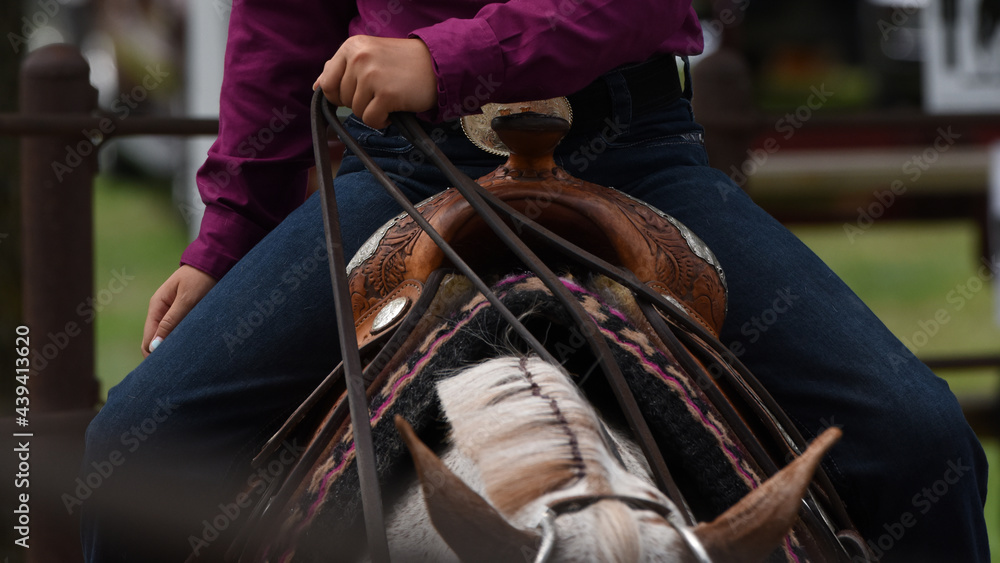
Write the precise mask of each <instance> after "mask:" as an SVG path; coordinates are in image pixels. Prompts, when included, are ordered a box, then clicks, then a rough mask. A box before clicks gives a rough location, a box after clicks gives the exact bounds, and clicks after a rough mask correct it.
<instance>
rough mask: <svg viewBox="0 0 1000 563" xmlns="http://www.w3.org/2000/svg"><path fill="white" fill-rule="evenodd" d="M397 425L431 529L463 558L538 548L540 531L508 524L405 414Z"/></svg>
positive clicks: (510, 556)
mask: <svg viewBox="0 0 1000 563" xmlns="http://www.w3.org/2000/svg"><path fill="white" fill-rule="evenodd" d="M395 422H396V430H398V431H399V433H400V435H401V436H402V437H403V441H404V442H405V443H406V447H407V448H409V450H410V455H411V456H413V464H414V465H415V466H416V468H417V478H418V479H420V486H421V489H422V490H423V493H424V501H425V502H426V503H427V512H428V514H430V517H431V522H432V523H433V524H434V528H435V529H436V530H437V531H438V534H440V535H441V538H442V539H443V540H444V541H445V543H447V544H448V547H450V548H451V549H452V551H454V552H455V554H456V555H458V557H459V559H461V560H462V561H491V562H492V561H496V562H501V561H522V560H524V557H525V554H526V553H529V554H534V553H535V552H537V551H538V545H539V542H540V538H539V536H537V535H536V534H533V533H531V532H527V531H524V530H518V529H517V528H515V527H513V526H511V525H510V523H508V522H507V520H506V519H504V517H503V516H502V515H501V514H500V513H499V512H497V510H496V509H495V508H493V506H492V505H490V503H489V502H487V501H486V499H484V498H483V497H481V496H479V494H477V493H476V492H475V491H473V490H472V489H471V488H469V486H468V485H466V484H465V482H463V481H462V480H461V479H460V478H459V477H458V476H457V475H455V474H454V473H452V471H451V470H450V469H448V467H447V466H445V464H444V462H442V461H441V459H440V458H438V457H437V456H436V455H434V452H432V451H431V450H430V448H428V447H427V446H426V445H425V444H424V443H423V442H422V441H420V438H418V437H417V435H416V433H415V432H414V431H413V427H412V426H410V424H409V423H408V422H406V420H404V419H403V417H401V416H399V415H396V418H395Z"/></svg>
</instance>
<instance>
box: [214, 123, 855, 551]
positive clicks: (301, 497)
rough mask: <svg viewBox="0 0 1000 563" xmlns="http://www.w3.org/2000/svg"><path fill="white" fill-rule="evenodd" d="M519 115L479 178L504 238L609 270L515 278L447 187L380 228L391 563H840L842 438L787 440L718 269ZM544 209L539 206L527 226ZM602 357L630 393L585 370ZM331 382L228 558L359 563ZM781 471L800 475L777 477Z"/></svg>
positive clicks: (362, 297) (373, 335)
mask: <svg viewBox="0 0 1000 563" xmlns="http://www.w3.org/2000/svg"><path fill="white" fill-rule="evenodd" d="M529 120H534V121H530V122H529V123H528V126H527V128H525V127H523V126H522V125H517V126H514V127H505V126H504V124H503V123H500V124H499V125H500V126H498V124H497V120H494V128H495V129H497V133H498V134H499V136H500V138H501V139H502V140H503V141H504V142H506V143H508V144H510V145H512V148H511V151H510V152H511V155H510V159H509V160H508V162H507V163H505V164H504V165H502V166H501V167H499V168H498V169H497V170H495V171H494V172H493V173H491V174H489V175H487V176H485V177H483V178H480V179H479V180H478V181H477V184H478V185H479V186H481V187H482V188H484V190H486V192H485V193H487V194H489V195H488V197H492V198H495V199H496V200H498V201H501V202H502V204H503V205H509V206H512V208H514V209H515V210H516V211H519V212H520V213H521V214H520V215H517V214H515V215H511V216H510V217H512V219H509V222H510V223H512V224H513V225H514V226H515V227H518V228H521V227H525V228H526V229H527V230H528V231H529V232H530V233H533V234H534V235H536V236H541V235H545V234H546V233H555V234H556V236H557V237H566V238H567V239H570V241H569V243H568V248H571V249H577V250H579V249H580V248H581V246H583V247H587V248H590V249H596V253H597V255H598V259H597V260H598V262H600V260H604V259H607V260H609V261H611V262H612V263H613V264H614V266H611V267H607V268H605V269H604V270H603V271H601V272H597V273H595V272H594V271H592V270H591V269H588V268H586V267H580V265H579V264H575V265H570V264H566V265H565V266H564V267H563V269H562V270H561V272H560V275H559V276H558V277H557V278H554V279H556V280H557V281H555V282H553V281H552V279H548V278H546V277H545V276H544V275H542V274H540V273H539V272H538V271H537V269H538V268H539V267H538V266H537V265H536V266H534V267H533V268H528V269H525V268H524V267H523V266H522V267H520V268H518V266H517V265H516V260H514V259H513V257H512V256H510V254H509V253H508V252H506V251H505V249H503V247H502V245H500V244H499V243H498V242H496V241H495V240H494V239H491V238H490V236H489V233H488V229H487V227H486V226H485V225H484V222H483V221H482V220H481V219H480V218H479V210H476V209H474V206H472V205H470V203H469V202H468V201H467V200H466V199H463V197H462V196H461V195H459V194H458V193H456V190H447V191H445V192H443V193H442V194H439V195H438V196H436V197H435V198H432V199H431V200H429V201H427V202H424V203H423V204H421V205H419V206H418V207H417V208H415V209H412V210H411V211H410V212H408V213H404V214H403V215H401V216H399V217H397V218H396V219H394V220H392V221H390V222H389V223H388V224H387V225H386V226H385V227H383V228H382V229H380V230H379V231H378V232H376V233H375V235H373V237H372V239H370V241H369V242H368V243H366V244H365V245H364V246H363V247H362V249H361V250H360V251H359V252H358V255H356V256H355V258H354V259H353V260H352V261H351V264H349V265H348V284H349V287H350V295H351V305H352V307H353V313H354V319H355V330H356V336H357V340H358V344H359V347H360V357H361V358H362V359H363V361H364V364H365V371H364V375H365V384H366V385H367V387H368V400H369V416H370V422H371V433H372V438H373V440H374V443H375V454H376V458H377V460H378V463H377V472H378V476H379V480H380V481H381V483H382V486H383V488H384V491H385V499H386V503H385V505H386V507H387V511H386V519H385V523H384V525H385V531H386V536H387V537H388V549H389V553H390V554H391V555H392V559H394V560H399V561H452V560H461V561H472V560H475V561H520V560H527V561H545V560H548V561H587V560H593V561H676V562H685V563H686V562H699V563H705V562H708V561H714V562H719V561H737V562H744V561H746V562H750V561H764V560H767V561H803V560H809V561H846V560H851V553H850V549H851V545H852V542H851V541H850V539H851V538H852V537H854V536H853V534H852V532H851V526H850V523H849V520H847V519H846V516H845V515H844V513H843V510H842V507H840V506H839V505H838V501H837V499H836V493H835V492H833V491H832V488H831V487H829V486H828V484H827V483H820V484H817V482H815V481H814V479H813V476H814V473H815V472H816V471H817V467H818V464H819V462H820V460H821V458H822V456H823V455H824V454H825V452H826V451H828V450H829V448H830V447H832V446H833V444H834V443H835V442H836V441H837V440H838V438H839V436H840V431H839V430H837V429H836V428H830V429H828V430H827V431H826V432H824V433H823V434H821V435H820V436H819V437H818V438H817V439H816V440H815V441H814V443H813V444H812V445H811V446H809V447H808V449H805V448H803V447H800V446H801V444H800V443H798V444H797V443H793V442H796V440H795V439H794V438H793V437H791V436H790V434H794V433H795V432H794V429H790V428H787V427H785V426H787V421H785V420H782V419H781V416H780V415H779V414H775V412H773V411H774V410H775V407H774V405H773V402H772V401H770V400H769V399H768V398H767V397H766V392H764V391H763V390H762V389H761V388H760V387H759V385H757V384H755V383H754V382H752V377H750V376H748V375H746V374H744V373H743V372H742V371H741V370H740V369H738V368H735V367H733V366H731V365H729V362H731V361H732V359H731V358H727V357H726V356H725V352H724V347H721V346H720V345H717V344H713V343H715V342H716V341H715V340H714V339H715V338H716V337H717V336H718V330H719V327H720V326H721V323H722V320H723V318H724V311H725V278H724V274H723V273H722V271H721V269H720V268H719V265H718V263H717V261H716V260H715V259H714V256H713V255H712V254H711V251H710V250H709V249H708V248H707V247H705V245H704V243H702V242H701V241H700V240H698V239H697V237H696V236H694V235H693V233H691V232H690V231H689V230H687V229H686V228H685V227H684V226H683V225H681V224H680V223H679V222H677V221H676V220H674V219H672V218H670V217H668V216H666V215H665V214H663V213H662V212H659V211H658V210H656V209H653V208H652V207H650V206H648V205H646V204H644V203H643V202H640V201H637V200H634V199H632V198H629V197H628V196H626V195H624V194H621V193H620V192H617V191H615V190H612V189H610V188H604V187H600V186H594V185H593V184H588V183H586V182H583V181H580V180H578V179H575V178H572V177H571V176H569V175H568V174H566V173H565V171H563V170H562V169H559V168H558V167H556V166H555V164H554V162H553V161H552V159H551V147H554V145H555V143H554V142H552V139H553V138H556V137H559V136H561V134H562V133H564V132H565V128H566V127H565V126H564V125H560V124H557V126H556V127H554V128H553V127H550V125H551V123H552V122H551V121H546V120H545V119H542V122H543V125H542V126H539V125H538V123H539V121H538V118H537V116H535V114H531V116H529ZM501 121H502V120H501ZM511 130H514V131H515V133H511V132H510V131H511ZM525 130H531V134H529V135H523V133H524V131H525ZM539 138H540V139H541V140H538V139H539ZM556 142H558V139H556ZM546 155H547V156H546ZM540 194H547V195H548V196H552V197H551V198H550V199H549V200H547V201H548V202H549V204H548V205H546V206H545V208H544V210H543V211H544V212H543V213H540V214H536V217H533V218H529V217H528V216H527V215H526V214H525V212H526V211H527V212H529V213H530V211H531V209H532V207H531V206H532V205H536V207H537V203H538V201H539V195H540ZM493 205H494V206H495V207H496V206H498V205H500V204H495V203H494V204H493ZM417 215H419V217H417ZM538 215H543V217H542V218H541V220H540V221H535V219H538ZM420 219H422V220H423V221H422V222H423V223H425V224H427V225H432V227H433V228H432V229H431V230H432V231H436V232H437V233H438V237H437V238H438V239H440V240H445V241H448V242H450V243H452V244H453V245H454V246H455V248H456V249H457V250H459V251H463V250H464V253H465V254H466V255H472V256H479V257H481V258H482V259H480V260H478V263H477V264H476V265H477V268H479V269H484V268H485V269H486V270H487V273H486V275H485V276H483V277H485V278H486V279H489V280H490V283H491V287H490V289H484V285H483V282H482V281H481V280H480V281H478V282H477V281H476V276H475V275H472V277H471V278H470V276H469V275H463V274H466V273H467V272H466V271H465V270H463V271H462V272H461V273H459V272H456V271H455V269H454V266H455V264H454V262H455V260H457V259H455V258H453V256H455V254H448V253H446V252H444V251H443V250H442V249H441V246H440V240H435V237H432V236H430V235H429V234H428V230H427V227H426V226H425V225H423V224H420V223H421V221H420ZM581 224H585V225H589V226H590V228H589V229H586V228H585V229H581V228H580V225H581ZM581 233H582V234H581ZM470 249H472V250H474V252H471V253H470V252H469V250H470ZM579 252H580V253H581V254H583V253H584V251H582V250H579ZM545 256H546V260H545V261H546V262H548V261H549V258H550V256H549V255H545ZM622 272H625V273H624V274H623V273H622ZM567 300H568V301H567ZM650 300H652V301H655V304H653V305H651V304H650ZM664 311H669V312H670V314H665V313H664ZM581 315H582V316H581ZM512 317H513V318H515V319H516V320H517V322H516V324H519V325H520V327H521V330H520V331H516V330H515V328H513V327H512V326H511V324H509V323H508V322H507V321H508V320H509V319H510V318H512ZM581 319H586V322H581ZM678 336H679V337H678ZM532 342H534V344H532ZM539 345H540V347H539ZM609 362H610V363H611V364H613V366H614V367H613V368H612V371H615V372H620V374H621V375H620V376H619V380H620V381H622V382H624V386H622V385H620V384H617V383H615V379H614V377H611V376H609V377H608V378H607V379H604V378H601V377H594V376H592V375H593V373H594V372H595V371H601V370H605V371H607V370H608V369H609V368H608V367H607V365H608V363H609ZM595 366H597V367H596V368H595ZM720 370H721V371H720ZM748 379H749V380H751V381H750V383H747V380H748ZM616 385H617V386H616ZM344 388H345V384H344V381H343V378H342V372H337V371H335V372H334V373H333V374H331V376H330V377H329V378H328V379H327V380H326V381H325V382H324V383H323V384H322V385H321V386H320V387H319V388H318V389H317V390H316V392H314V393H313V395H312V396H310V397H309V398H308V399H307V400H306V401H305V402H304V403H303V404H302V405H301V406H300V407H299V409H298V410H297V411H296V413H295V414H293V415H292V417H291V418H290V419H289V422H288V423H286V425H285V426H284V427H283V428H282V429H281V430H280V431H279V432H278V434H276V435H275V437H274V438H272V440H271V441H270V442H269V444H268V446H266V447H265V448H264V451H263V452H262V453H261V456H259V458H258V459H266V458H267V455H268V454H269V452H273V451H274V448H275V444H277V443H279V442H280V441H281V440H283V439H286V438H287V437H288V436H290V435H292V434H296V435H299V436H306V437H307V438H308V443H309V445H308V447H307V449H306V453H305V454H304V455H303V456H302V457H301V458H300V459H299V461H298V462H297V465H296V467H295V468H294V469H293V470H292V471H291V473H290V474H289V475H288V476H287V478H286V479H284V480H281V481H280V482H279V480H275V482H274V483H272V489H270V490H269V492H268V494H267V495H266V498H267V504H266V505H264V506H262V507H258V510H257V511H256V512H255V514H254V516H253V521H252V523H251V525H249V526H247V527H246V529H245V531H244V533H243V534H242V536H241V537H240V538H239V539H238V540H237V542H236V543H235V544H234V547H233V549H231V551H230V553H231V554H234V555H235V556H241V557H242V558H241V560H275V561H283V562H284V561H313V560H329V559H331V558H332V559H336V560H366V559H367V558H369V557H370V556H371V553H370V552H369V551H368V550H369V549H370V546H368V545H366V544H365V542H364V541H358V538H359V534H360V532H361V529H362V528H363V524H362V521H361V518H360V516H359V515H360V512H361V502H362V499H361V495H360V493H359V477H358V474H357V472H356V470H355V466H356V463H357V449H356V448H357V446H356V444H355V443H354V435H353V432H352V429H351V427H350V424H349V423H348V421H347V410H348V400H347V398H346V394H345V393H344ZM623 394H624V395H625V399H623V398H622V397H621V395H623ZM611 397H616V398H617V399H618V401H617V402H616V401H612V400H611V399H610V398H611ZM748 397H750V398H751V399H748ZM746 403H753V405H752V406H747V405H746ZM628 405H633V406H628ZM759 405H765V407H770V408H763V409H761V408H760V407H759ZM755 409H756V410H755ZM636 412H638V413H640V414H639V418H640V419H641V420H640V421H639V422H638V423H637V422H636V420H635V417H636ZM637 424H638V428H639V430H637V426H636V425H637ZM642 429H646V430H645V432H646V433H647V434H648V435H649V436H650V438H647V439H646V441H643V438H642V437H641V434H643V430H642ZM762 434H770V435H771V436H770V440H768V438H767V437H766V436H762ZM637 435H640V436H637ZM799 441H800V440H799ZM428 444H429V445H428ZM762 444H764V445H762ZM650 450H653V451H652V452H651V451H650ZM803 450H804V451H803ZM795 454H801V455H795ZM658 456H659V457H658ZM781 456H784V457H786V458H790V459H793V460H792V461H791V462H790V463H788V464H787V465H786V466H785V467H783V468H781V469H780V470H779V469H778V467H777V462H776V461H775V460H776V459H777V458H779V457H781ZM782 461H784V460H782ZM661 466H663V467H669V469H660V467H661ZM664 472H665V473H666V477H664V476H663V473H664ZM681 490H683V491H685V492H683V493H682V492H681ZM665 491H666V492H665ZM668 493H669V494H668ZM803 507H806V509H805V510H803ZM696 521H700V523H696ZM854 545H856V542H855V544H854ZM855 553H856V551H855ZM865 557H867V555H866V556H865Z"/></svg>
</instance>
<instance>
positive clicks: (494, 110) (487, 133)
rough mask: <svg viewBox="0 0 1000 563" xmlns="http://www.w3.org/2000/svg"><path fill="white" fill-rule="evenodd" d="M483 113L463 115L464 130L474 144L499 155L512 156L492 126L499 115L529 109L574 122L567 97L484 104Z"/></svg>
mask: <svg viewBox="0 0 1000 563" xmlns="http://www.w3.org/2000/svg"><path fill="white" fill-rule="evenodd" d="M480 110H481V111H482V113H477V114H473V115H466V116H464V117H462V131H463V132H465V136H466V137H468V138H469V140H470V141H472V144H474V145H476V146H477V147H479V148H481V149H483V150H484V151H486V152H488V153H490V154H495V155H499V156H510V149H508V148H507V145H505V144H503V141H501V140H500V137H498V136H497V132H496V131H494V130H493V127H491V126H490V123H492V121H493V118H494V117H496V116H498V115H510V114H512V113H524V112H527V111H531V112H535V113H541V114H545V115H553V116H556V117H561V118H563V119H565V120H566V121H568V122H569V123H570V124H571V125H572V124H573V108H572V107H571V106H570V105H569V100H567V99H566V97H565V96H564V97H560V98H549V99H548V100H533V101H530V102H513V103H507V104H484V105H483V106H482V107H481V108H480Z"/></svg>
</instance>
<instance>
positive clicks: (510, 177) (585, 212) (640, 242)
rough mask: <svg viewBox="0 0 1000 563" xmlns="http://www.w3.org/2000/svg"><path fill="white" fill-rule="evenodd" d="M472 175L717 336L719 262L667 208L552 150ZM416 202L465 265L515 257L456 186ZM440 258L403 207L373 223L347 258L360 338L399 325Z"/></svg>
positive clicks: (722, 298) (498, 264)
mask: <svg viewBox="0 0 1000 563" xmlns="http://www.w3.org/2000/svg"><path fill="white" fill-rule="evenodd" d="M529 141H531V139H529ZM532 148H533V147H527V148H526V147H519V150H522V151H531V150H532ZM477 183H478V184H479V185H481V186H483V187H484V188H486V189H488V190H489V191H490V192H492V193H493V195H495V196H496V197H497V198H499V199H500V200H502V201H504V202H505V203H507V204H509V205H510V206H511V207H513V208H514V209H516V210H517V211H519V212H521V213H523V214H524V215H525V216H527V217H529V218H532V219H534V220H535V221H537V222H539V223H541V224H542V225H544V226H545V227H547V228H548V229H549V230H551V231H553V232H555V233H556V234H558V235H559V236H561V237H563V238H565V239H567V240H569V241H570V242H573V243H574V244H576V245H578V246H580V247H582V248H587V249H588V250H590V251H591V252H592V253H594V254H596V255H597V256H599V257H600V258H602V259H604V260H606V261H608V262H610V263H612V264H617V265H619V266H621V267H622V268H625V269H626V270H629V271H631V272H632V273H633V274H635V276H636V278H637V279H638V280H639V282H641V283H643V284H645V285H647V286H648V287H650V288H651V289H652V290H653V291H655V292H657V293H659V294H661V295H663V296H664V297H665V298H666V299H668V300H670V301H671V302H673V303H674V304H676V305H677V306H679V307H681V308H682V309H683V310H684V311H685V312H686V313H687V314H689V315H690V316H691V318H692V319H694V320H695V321H697V322H698V323H699V324H700V325H701V326H703V327H704V328H706V329H707V330H709V331H711V333H712V334H713V335H714V336H718V334H719V330H720V328H721V326H722V322H723V320H724V318H725V311H726V287H725V279H724V277H723V273H722V269H721V268H720V267H719V264H718V261H717V260H716V258H715V256H714V255H713V254H712V252H711V251H710V250H709V249H708V247H707V246H706V245H705V244H704V243H703V242H702V241H701V240H700V239H698V237H697V236H696V235H695V234H694V233H692V232H691V231H690V230H688V229H687V228H686V227H684V225H682V224H681V223H679V222H678V221H676V220H675V219H673V218H672V217H670V216H668V215H666V214H664V213H663V212H662V211H659V210H657V209H655V208H654V207H652V206H650V205H649V204H647V203H645V202H642V201H640V200H637V199H635V198H632V197H629V196H627V195H625V194H624V193H622V192H620V191H618V190H615V189H612V188H607V187H604V186H599V185H597V184H592V183H590V182H585V181H583V180H580V179H577V178H574V177H572V176H570V175H569V174H568V173H566V171H565V170H563V169H561V168H559V167H557V166H556V165H555V162H554V161H553V160H552V156H551V154H549V155H548V156H547V157H536V158H531V159H529V158H525V157H523V155H522V154H519V153H514V154H512V155H511V157H510V160H509V161H508V162H507V163H505V164H504V165H503V166H501V167H499V168H497V169H496V170H494V171H493V172H491V173H490V174H488V175H486V176H483V177H482V178H480V179H479V180H477ZM419 209H420V212H421V214H422V215H423V217H424V218H425V219H427V220H428V222H430V224H431V225H432V226H433V227H434V228H435V229H436V230H437V231H438V233H440V234H441V236H442V237H443V238H444V239H445V241H447V242H448V243H450V244H451V245H452V246H453V247H454V248H455V250H456V251H458V252H459V253H460V254H463V255H464V256H470V257H471V259H470V265H473V266H489V267H490V268H493V269H498V270H500V271H502V270H504V265H505V264H509V263H513V262H514V260H513V258H512V257H508V256H506V254H507V252H506V248H505V247H504V246H503V245H502V244H501V243H500V241H499V240H497V238H496V237H495V236H493V233H492V231H490V230H489V228H488V227H487V225H485V224H484V223H483V221H482V219H481V218H480V216H479V215H478V214H477V213H476V211H475V210H474V209H473V208H472V206H471V205H469V203H468V201H467V200H465V199H464V198H463V197H461V195H460V194H459V193H458V192H457V191H456V190H454V189H449V190H446V191H444V192H442V193H441V194H439V195H437V196H436V197H433V198H431V199H429V200H427V201H425V202H424V203H422V204H421V205H420V206H419ZM515 230H516V229H515ZM485 261H488V262H489V264H483V262H485ZM444 263H445V256H444V253H443V252H442V250H441V249H440V247H438V246H437V244H435V243H434V241H432V240H431V238H430V236H428V235H427V233H426V232H425V231H424V230H423V229H421V228H420V227H419V226H418V225H417V224H416V223H415V222H414V221H413V219H412V218H411V217H409V216H408V215H407V214H405V213H404V214H402V215H400V216H398V217H396V218H395V219H392V220H391V221H390V222H389V223H388V224H387V225H386V226H385V227H383V228H382V229H380V230H379V231H377V232H376V233H375V235H373V236H372V237H371V238H370V239H369V240H368V241H367V242H366V243H365V244H364V245H363V246H362V248H361V250H360V251H359V252H358V254H357V255H356V256H355V257H354V259H353V260H351V263H350V264H349V265H348V284H349V287H350V293H351V305H352V308H353V312H354V319H355V329H356V332H357V339H358V343H359V344H360V345H361V346H364V345H365V344H367V343H369V342H370V341H372V340H373V339H374V338H376V337H377V336H378V335H379V334H380V333H382V332H384V331H387V330H391V329H392V328H393V327H394V326H396V324H398V323H399V322H400V321H401V320H402V318H403V316H404V315H405V313H406V310H407V309H408V307H409V304H410V303H412V302H415V301H416V300H417V299H418V298H419V296H420V294H421V292H422V291H423V289H424V286H425V284H426V282H427V279H428V277H429V276H430V275H431V274H432V273H433V272H434V271H436V270H438V269H439V268H441V267H442V266H443V265H445V264H444Z"/></svg>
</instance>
